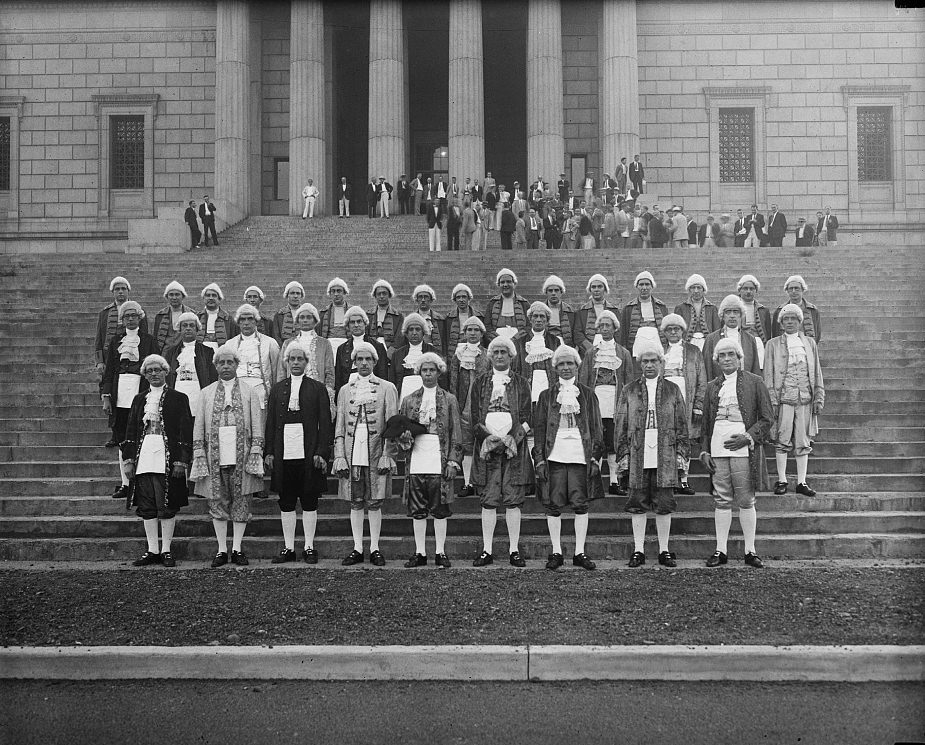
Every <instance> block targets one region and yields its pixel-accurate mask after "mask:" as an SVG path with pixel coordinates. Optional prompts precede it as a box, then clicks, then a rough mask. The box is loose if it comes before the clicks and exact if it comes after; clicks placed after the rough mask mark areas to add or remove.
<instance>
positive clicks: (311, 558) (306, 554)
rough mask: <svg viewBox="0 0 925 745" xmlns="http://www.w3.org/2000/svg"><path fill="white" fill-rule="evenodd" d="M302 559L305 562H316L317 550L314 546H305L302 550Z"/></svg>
mask: <svg viewBox="0 0 925 745" xmlns="http://www.w3.org/2000/svg"><path fill="white" fill-rule="evenodd" d="M302 561H304V562H305V563H306V564H317V563H318V552H317V551H315V549H314V548H306V549H305V550H304V551H303V552H302Z"/></svg>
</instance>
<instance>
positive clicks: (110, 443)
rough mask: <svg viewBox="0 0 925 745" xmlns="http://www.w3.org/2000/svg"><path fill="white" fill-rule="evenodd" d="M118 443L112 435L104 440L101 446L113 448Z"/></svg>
mask: <svg viewBox="0 0 925 745" xmlns="http://www.w3.org/2000/svg"><path fill="white" fill-rule="evenodd" d="M118 444H119V443H118V442H116V440H115V438H114V437H110V438H109V439H108V440H107V441H106V444H105V445H104V446H103V447H107V448H114V447H116V446H118Z"/></svg>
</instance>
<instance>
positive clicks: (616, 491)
mask: <svg viewBox="0 0 925 745" xmlns="http://www.w3.org/2000/svg"><path fill="white" fill-rule="evenodd" d="M607 493H608V494H610V495H611V496H613V497H625V496H626V489H624V488H623V487H622V486H620V484H611V485H610V486H608V487H607Z"/></svg>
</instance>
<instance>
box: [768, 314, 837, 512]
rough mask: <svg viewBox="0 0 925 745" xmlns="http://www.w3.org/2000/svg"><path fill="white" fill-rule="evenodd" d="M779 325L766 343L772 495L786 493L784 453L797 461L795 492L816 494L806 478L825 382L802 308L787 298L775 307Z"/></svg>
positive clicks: (785, 458) (823, 399)
mask: <svg viewBox="0 0 925 745" xmlns="http://www.w3.org/2000/svg"><path fill="white" fill-rule="evenodd" d="M777 324H778V325H779V326H780V328H781V330H782V332H783V333H782V334H781V335H780V336H775V337H774V338H773V339H771V341H769V342H768V345H767V347H766V348H765V360H764V382H765V385H767V387H768V391H769V393H770V395H771V405H772V406H773V408H774V419H775V421H774V423H773V425H772V426H771V432H770V434H769V436H768V440H769V441H770V442H773V443H774V448H775V457H776V460H777V483H776V484H774V493H775V494H778V495H780V494H786V493H787V454H788V453H791V452H792V453H793V455H794V458H795V459H796V463H797V487H796V493H797V494H802V495H803V496H805V497H814V496H816V492H815V491H814V490H813V489H811V488H810V487H809V484H807V483H806V471H807V467H808V465H809V454H810V453H811V452H812V450H813V437H815V436H816V435H817V434H819V421H818V417H819V415H820V414H821V413H822V407H823V406H824V405H825V384H824V383H823V380H822V366H821V364H820V362H819V350H818V349H817V347H816V342H815V340H814V339H812V338H811V337H809V336H807V335H806V334H805V333H804V330H803V324H804V317H803V309H802V308H800V306H799V305H796V304H795V303H787V304H786V305H785V306H783V307H782V308H781V309H780V311H779V312H778V316H777Z"/></svg>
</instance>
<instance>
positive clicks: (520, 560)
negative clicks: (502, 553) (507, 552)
mask: <svg viewBox="0 0 925 745" xmlns="http://www.w3.org/2000/svg"><path fill="white" fill-rule="evenodd" d="M511 566H512V567H519V568H521V569H523V568H524V567H525V566H527V562H526V561H524V557H523V556H521V555H520V551H511Z"/></svg>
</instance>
